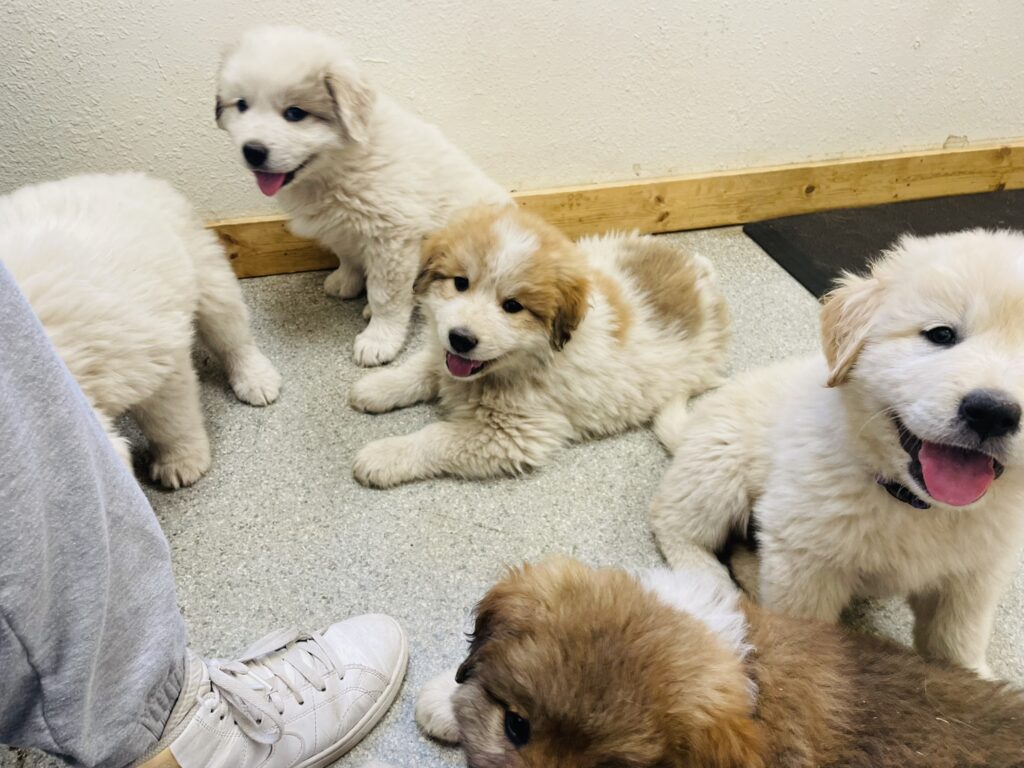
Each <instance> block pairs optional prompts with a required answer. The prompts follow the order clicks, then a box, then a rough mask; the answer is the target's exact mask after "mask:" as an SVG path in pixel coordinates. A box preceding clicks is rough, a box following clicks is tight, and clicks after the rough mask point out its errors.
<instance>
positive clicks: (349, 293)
mask: <svg viewBox="0 0 1024 768" xmlns="http://www.w3.org/2000/svg"><path fill="white" fill-rule="evenodd" d="M365 285H366V278H365V277H364V276H363V273H362V270H359V269H353V268H351V267H348V266H346V265H344V264H343V265H341V266H340V267H338V268H337V269H336V270H334V271H333V272H331V274H329V275H328V276H327V279H326V280H324V293H326V294H327V295H328V296H336V297H337V298H339V299H354V298H355V297H356V296H358V295H359V294H360V293H362V292H363V288H364V286H365Z"/></svg>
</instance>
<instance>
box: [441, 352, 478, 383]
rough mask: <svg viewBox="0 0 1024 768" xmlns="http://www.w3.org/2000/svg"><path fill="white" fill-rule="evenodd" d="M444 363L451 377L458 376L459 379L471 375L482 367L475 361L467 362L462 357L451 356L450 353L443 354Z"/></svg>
mask: <svg viewBox="0 0 1024 768" xmlns="http://www.w3.org/2000/svg"><path fill="white" fill-rule="evenodd" d="M444 361H445V364H446V365H447V366H448V370H449V371H451V374H452V376H458V377H459V378H460V379H461V378H463V377H465V376H469V375H471V374H472V373H474V372H475V371H476V370H477V369H478V368H480V367H481V366H482V365H483V363H480V362H477V361H476V360H467V359H466V358H464V357H459V356H458V355H453V354H452V353H451V352H446V353H445V357H444Z"/></svg>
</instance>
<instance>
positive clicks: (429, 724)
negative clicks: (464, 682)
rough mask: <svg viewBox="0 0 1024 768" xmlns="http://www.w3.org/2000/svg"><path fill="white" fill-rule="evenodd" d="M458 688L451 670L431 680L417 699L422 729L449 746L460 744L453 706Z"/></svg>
mask: <svg viewBox="0 0 1024 768" xmlns="http://www.w3.org/2000/svg"><path fill="white" fill-rule="evenodd" d="M458 688H459V684H458V683H457V682H455V669H449V670H447V671H446V672H442V673H441V674H439V675H435V676H434V677H432V678H430V680H428V681H427V684H426V685H424V686H423V688H421V689H420V693H419V696H417V697H416V722H417V723H419V726H420V728H422V729H423V732H424V733H425V734H427V735H428V736H430V737H432V738H435V739H438V740H439V741H444V742H447V743H448V744H458V743H459V723H458V720H457V719H456V718H455V707H454V705H453V704H452V696H453V695H454V694H455V691H457V690H458Z"/></svg>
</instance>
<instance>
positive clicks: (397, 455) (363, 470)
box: [352, 437, 415, 488]
mask: <svg viewBox="0 0 1024 768" xmlns="http://www.w3.org/2000/svg"><path fill="white" fill-rule="evenodd" d="M404 440H406V438H404V437H386V438H384V439H383V440H374V441H373V442H372V443H369V444H368V445H365V446H363V447H362V448H361V449H360V451H359V453H357V454H356V460H355V462H354V463H353V465H352V474H353V476H354V477H355V479H356V480H357V481H358V482H359V484H360V485H365V486H368V487H370V488H393V487H394V486H396V485H401V484H402V483H407V482H409V481H410V480H413V479H415V478H414V477H413V475H411V474H410V473H409V472H408V471H407V470H406V469H404V468H403V467H402V464H401V462H402V442H403V441H404Z"/></svg>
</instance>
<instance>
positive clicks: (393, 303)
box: [217, 26, 510, 366]
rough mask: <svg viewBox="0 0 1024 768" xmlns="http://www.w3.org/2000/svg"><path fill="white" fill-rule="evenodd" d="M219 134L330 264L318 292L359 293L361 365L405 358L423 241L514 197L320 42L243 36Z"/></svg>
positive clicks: (297, 36)
mask: <svg viewBox="0 0 1024 768" xmlns="http://www.w3.org/2000/svg"><path fill="white" fill-rule="evenodd" d="M217 124H218V125H219V126H220V127H221V128H223V129H225V130H226V131H227V132H228V133H229V134H230V135H231V138H232V139H233V140H234V143H235V145H236V147H237V148H238V153H239V154H238V156H239V159H241V160H243V161H244V163H245V165H246V167H247V168H249V170H251V171H252V172H253V174H254V178H255V181H256V183H257V185H258V186H259V188H260V190H261V191H262V192H263V194H265V195H268V196H275V195H276V196H277V199H278V200H280V201H281V206H282V207H283V208H284V210H285V212H286V213H288V215H289V216H290V217H291V221H290V222H289V224H288V228H289V229H290V230H291V231H292V232H294V233H295V234H296V235H300V236H302V237H308V238H311V239H313V240H316V241H317V242H318V243H320V244H321V245H322V246H323V247H325V248H327V249H328V250H329V251H331V253H333V254H334V255H335V256H337V257H338V261H339V262H340V264H339V266H338V269H337V270H336V271H335V272H333V273H332V274H331V275H330V276H329V277H328V278H327V280H326V282H325V283H324V290H326V291H327V293H329V294H331V295H332V296H338V297H340V298H342V299H350V298H354V297H356V296H358V295H359V294H360V293H362V291H363V288H364V286H365V288H366V298H367V307H366V312H365V313H364V314H365V315H366V316H368V317H370V324H369V325H368V326H367V327H366V330H364V331H363V332H362V333H360V334H359V335H358V336H357V337H356V340H355V345H354V348H353V353H354V356H355V361H356V362H357V363H358V364H359V365H367V366H371V365H380V364H382V363H386V362H389V361H390V360H393V359H394V357H395V355H397V354H398V351H399V350H400V349H401V348H402V344H403V343H404V342H405V335H406V330H407V328H408V325H409V318H410V316H411V315H412V309H413V304H414V300H413V292H412V284H413V281H414V280H415V279H416V274H417V272H418V271H419V255H420V246H421V244H422V241H423V238H424V237H425V236H426V235H428V234H430V233H431V232H433V231H435V230H437V229H439V228H441V227H443V226H444V225H445V224H446V223H447V222H448V220H449V218H450V217H451V216H452V215H453V214H454V213H456V212H457V211H460V210H462V209H463V208H466V207H469V206H472V205H475V204H477V203H503V202H506V201H508V200H509V199H510V196H509V194H508V192H507V191H506V190H505V189H503V188H502V187H500V186H499V185H498V184H496V183H495V182H494V181H492V180H491V179H490V178H488V177H487V175H486V174H484V172H483V171H481V170H480V169H479V168H478V167H477V166H476V165H474V164H473V162H472V161H471V160H470V159H469V158H468V157H467V156H466V155H465V154H464V153H463V152H462V151H461V150H459V149H458V148H457V147H455V146H454V145H453V144H452V143H451V142H449V141H448V140H447V139H446V138H445V137H444V136H443V135H442V133H441V131H440V130H438V129H437V127H435V126H433V125H431V124H429V123H427V122H425V121H424V120H421V119H420V118H419V117H418V116H416V115H414V114H412V113H411V112H409V111H407V110H405V109H403V108H402V107H401V106H399V105H398V104H397V103H396V102H395V101H393V100H392V99H390V98H389V97H388V96H386V95H384V94H382V93H378V92H377V90H376V89H375V88H374V87H373V86H372V85H371V84H370V83H369V82H368V81H367V79H366V78H365V77H364V75H363V73H362V72H361V71H360V68H359V66H358V64H357V62H356V60H355V58H354V57H353V56H352V55H351V54H350V53H349V52H348V50H347V49H346V47H345V46H344V45H343V44H342V42H341V41H340V40H338V39H337V38H335V37H332V36H330V35H326V34H323V33H321V32H314V31H311V30H306V29H302V28H300V27H288V26H284V27H278V26H273V27H258V28H255V29H251V30H249V31H248V32H246V33H245V34H244V35H243V37H242V39H241V41H240V42H239V43H238V44H237V45H236V46H235V47H234V48H232V49H231V50H229V51H228V53H227V55H226V57H225V59H224V63H223V66H222V67H221V71H220V77H219V85H218V90H217Z"/></svg>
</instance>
